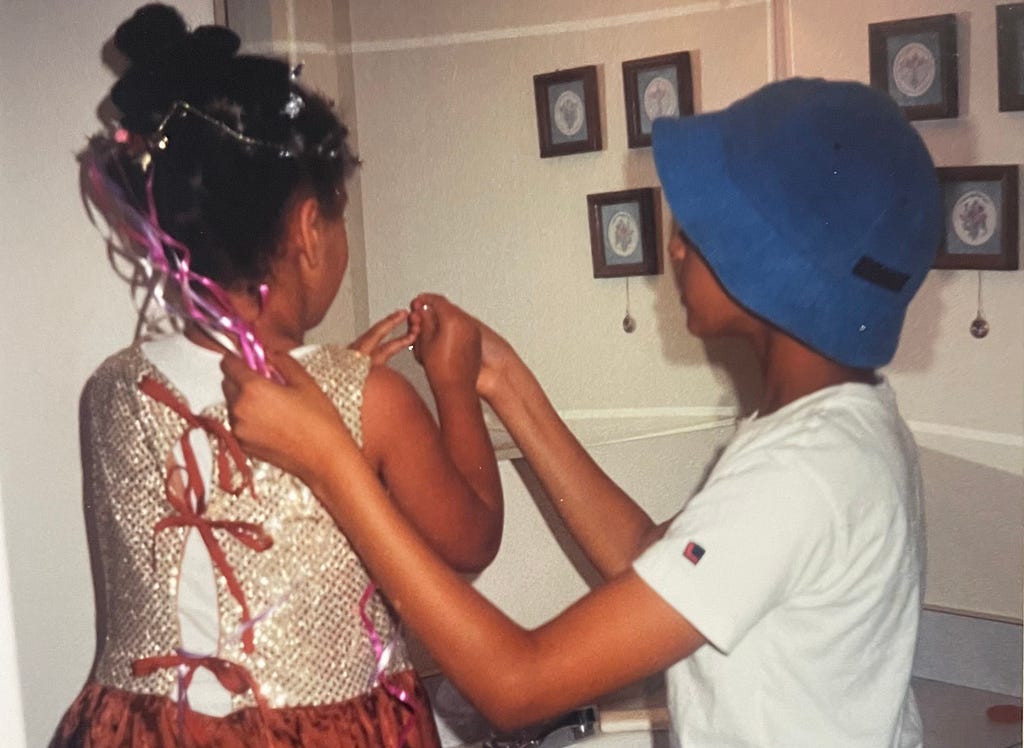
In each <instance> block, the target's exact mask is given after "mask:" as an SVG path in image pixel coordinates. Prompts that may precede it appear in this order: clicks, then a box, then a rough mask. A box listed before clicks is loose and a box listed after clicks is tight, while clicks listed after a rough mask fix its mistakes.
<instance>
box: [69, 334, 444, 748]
mask: <svg viewBox="0 0 1024 748" xmlns="http://www.w3.org/2000/svg"><path fill="white" fill-rule="evenodd" d="M300 360H301V361H302V363H303V365H304V366H305V367H306V368H307V370H308V371H309V372H310V373H311V374H312V375H313V377H314V378H315V379H316V380H317V381H318V382H319V384H320V386H321V387H322V388H323V389H324V391H325V392H326V393H327V394H328V395H329V396H330V398H331V399H332V401H333V402H334V403H335V405H336V407H337V408H338V411H339V413H340V414H341V416H342V417H343V419H344V421H345V423H346V425H347V426H348V428H349V430H350V431H351V433H352V435H353V437H354V438H355V440H356V441H357V442H358V443H360V444H361V443H362V432H361V424H360V411H361V407H362V391H363V384H364V382H365V379H366V375H367V373H368V371H369V361H368V359H367V358H366V357H365V356H362V355H360V354H358V353H355V352H353V351H349V350H347V349H344V348H341V347H336V346H320V347H315V348H312V349H310V350H307V351H306V352H305V353H304V354H303V355H302V356H300ZM81 412H82V420H83V422H82V426H83V431H82V434H83V449H82V455H83V469H84V474H85V481H84V483H85V502H86V514H87V516H88V517H89V520H90V545H91V547H92V553H93V557H94V561H93V567H94V571H95V573H96V576H97V579H96V583H97V584H96V589H97V599H98V603H97V627H98V632H99V636H98V641H99V645H98V652H97V657H96V661H95V664H94V668H93V672H92V675H91V677H90V680H89V682H88V684H87V685H86V687H85V689H84V690H83V691H82V693H81V694H80V695H79V697H78V699H77V700H76V701H75V703H74V704H73V705H72V707H71V708H70V709H69V711H68V713H67V714H66V715H65V717H64V719H63V721H62V722H61V725H60V726H59V728H58V730H57V734H56V737H55V739H54V743H53V745H55V746H122V745H123V746H164V745H189V746H192V745H196V746H199V745H209V746H263V745H267V746H299V745H301V746H332V747H333V746H352V747H353V748H355V747H356V746H359V747H362V746H394V747H395V748H398V747H399V746H402V745H407V746H409V747H410V748H414V747H417V746H436V745H437V744H438V738H437V733H436V730H435V728H434V723H433V720H432V717H431V714H430V707H429V704H428V702H427V698H426V695H425V693H424V691H423V689H422V687H421V685H420V683H419V681H418V679H417V678H416V676H415V673H414V671H413V670H412V667H411V665H410V662H409V659H408V656H407V653H406V649H405V645H404V643H403V642H402V639H401V636H400V634H399V632H398V631H397V625H396V622H395V620H394V618H393V616H392V614H391V612H390V610H389V609H388V607H387V605H386V603H385V601H384V600H383V599H382V598H381V597H380V596H379V595H378V594H376V593H374V592H373V590H372V588H371V587H370V586H369V585H370V579H369V578H368V576H367V573H366V570H365V569H364V568H363V566H362V564H361V562H360V561H359V558H358V557H357V556H356V554H355V552H354V551H353V549H352V547H351V546H350V545H349V543H348V541H347V540H346V538H345V536H344V535H343V534H342V533H341V532H340V531H339V529H338V528H337V526H336V525H335V523H334V521H333V520H332V519H331V517H330V515H329V514H328V513H327V512H326V510H324V508H323V507H322V506H321V505H320V503H319V502H318V501H317V500H316V498H315V497H314V496H313V495H312V493H311V492H310V491H309V489H308V488H307V487H306V486H305V485H304V484H303V483H302V482H301V481H299V480H298V479H297V478H295V477H293V476H291V475H289V474H287V473H285V472H283V471H281V470H280V469H278V468H276V467H274V466H272V465H270V464H268V463H262V462H259V461H251V462H247V461H246V459H245V458H244V456H243V455H242V454H241V452H240V450H239V449H238V445H237V442H235V441H234V439H233V438H232V437H231V434H230V431H229V429H228V426H227V414H226V410H225V407H224V405H223V403H217V404H215V405H212V406H210V407H207V408H206V409H204V410H203V411H201V412H199V413H193V412H191V410H190V409H189V405H188V402H187V400H186V398H185V397H184V396H183V395H182V393H181V392H180V391H179V390H178V389H177V388H176V386H175V384H174V383H173V382H171V381H170V380H169V379H168V378H167V377H166V376H165V375H164V374H163V373H161V371H160V370H159V369H157V368H156V366H154V365H153V364H152V363H151V361H150V360H149V359H148V358H147V357H146V355H145V353H144V351H143V348H142V347H141V346H140V345H135V346H132V347H130V348H128V349H126V350H124V351H121V352H120V353H118V354H116V355H114V356H112V357H111V358H110V359H108V360H107V361H106V362H104V364H103V365H102V366H101V367H100V368H99V369H98V370H97V371H96V373H95V374H94V375H93V376H92V378H91V379H90V381H89V383H88V384H87V386H86V389H85V392H84V394H83V400H82V410H81ZM204 454H205V455H206V456H207V457H206V460H205V462H204V458H203V455H204ZM204 465H205V467H206V469H207V470H208V471H209V472H208V475H206V476H204V475H203V473H204V469H203V468H204ZM189 558H202V559H205V566H203V564H199V565H198V566H196V564H195V563H192V562H189V561H188V559H189ZM195 568H199V569H200V570H202V569H204V568H205V569H206V570H207V572H206V577H207V579H206V582H207V587H208V594H207V600H206V603H205V605H206V607H207V608H208V609H206V610H205V611H204V610H201V608H202V606H203V605H204V603H203V596H202V594H200V595H198V596H197V595H196V594H194V593H192V592H190V591H188V590H187V589H186V588H187V587H191V586H195V585H198V586H199V587H201V586H202V582H203V576H204V575H203V573H202V571H200V572H199V573H198V574H197V573H196V572H195V571H194V569H195ZM190 569H193V570H192V571H189V570H190ZM193 577H195V579H193ZM203 615H206V616H207V617H208V618H209V617H210V616H211V615H212V626H213V631H214V633H213V634H212V638H210V637H208V638H207V639H208V641H209V643H208V644H206V645H203V648H201V649H200V650H199V651H194V649H193V648H194V647H195V646H196V645H195V644H194V642H196V641H202V639H201V637H200V638H199V639H197V638H196V637H195V636H193V635H192V634H190V633H188V632H189V631H191V630H192V629H193V628H195V626H196V623H195V621H196V620H199V621H200V622H201V619H202V616H203ZM374 635H376V637H378V641H377V643H376V645H375V642H374ZM384 644H389V645H390V646H388V647H387V656H386V657H382V656H381V655H380V649H381V646H382V645H384ZM380 671H383V675H382V676H380V677H378V674H379V672H380ZM193 684H195V685H193ZM193 688H194V690H195V691H196V693H197V695H198V694H199V692H200V691H203V690H204V689H205V691H206V692H211V693H213V692H216V691H218V690H219V692H220V693H221V694H222V695H224V696H225V698H226V704H227V706H226V707H225V708H224V709H222V710H221V713H214V714H210V713H204V710H203V709H202V708H201V707H200V706H198V705H195V704H193V703H192V702H193V701H195V700H196V699H195V698H189V697H190V693H191V692H190V689H193ZM213 711H214V712H216V710H213Z"/></svg>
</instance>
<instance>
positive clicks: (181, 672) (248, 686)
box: [132, 649, 273, 746]
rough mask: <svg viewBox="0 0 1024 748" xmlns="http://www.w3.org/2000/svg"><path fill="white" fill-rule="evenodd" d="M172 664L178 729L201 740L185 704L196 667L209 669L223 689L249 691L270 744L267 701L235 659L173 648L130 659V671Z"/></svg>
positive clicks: (135, 672) (142, 671)
mask: <svg viewBox="0 0 1024 748" xmlns="http://www.w3.org/2000/svg"><path fill="white" fill-rule="evenodd" d="M167 668H176V669H177V671H178V732H179V735H181V736H182V737H184V736H185V735H186V729H187V730H188V734H191V735H192V737H193V738H194V739H196V740H198V741H199V742H201V743H202V742H205V741H204V738H205V737H206V736H205V735H204V731H203V729H202V727H201V726H200V725H198V724H197V723H196V717H195V713H194V712H193V711H192V710H191V709H190V708H189V704H188V687H189V686H190V685H191V684H192V678H193V677H194V676H195V674H196V671H197V670H198V669H199V668H203V669H205V670H209V671H210V672H211V673H213V675H214V677H216V678H217V680H218V681H219V682H220V684H221V685H222V686H224V688H225V689H227V690H228V691H230V692H231V693H233V694H236V695H241V694H243V693H245V692H246V691H249V692H251V693H252V695H253V698H254V699H255V700H256V709H257V711H258V713H259V715H260V721H261V722H262V723H263V733H264V737H265V738H266V740H267V745H268V746H269V745H272V744H273V743H272V740H271V734H270V720H269V713H268V712H269V709H270V707H269V705H268V704H267V702H266V700H265V699H264V698H263V695H262V694H261V693H260V688H259V684H258V683H257V682H256V679H255V678H253V677H252V674H251V673H250V672H249V671H248V670H246V669H245V668H244V667H242V666H241V665H239V664H238V663H235V662H231V661H229V660H223V659H221V658H219V657H209V656H203V655H194V654H191V653H189V652H186V651H185V650H182V649H179V650H176V651H175V653H174V654H170V655H157V656H155V657H143V658H142V659H139V660H136V661H135V662H133V663H132V674H133V675H135V676H137V677H143V676H146V675H150V674H152V673H154V672H156V671H157V670H165V669H167Z"/></svg>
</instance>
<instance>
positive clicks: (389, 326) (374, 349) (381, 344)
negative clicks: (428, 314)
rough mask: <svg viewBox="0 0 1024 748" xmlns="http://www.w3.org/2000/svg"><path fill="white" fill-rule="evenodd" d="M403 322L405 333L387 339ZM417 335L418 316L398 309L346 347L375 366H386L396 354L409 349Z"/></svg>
mask: <svg viewBox="0 0 1024 748" xmlns="http://www.w3.org/2000/svg"><path fill="white" fill-rule="evenodd" d="M403 322H405V323H406V330H405V333H404V334H403V335H399V336H397V337H394V338H388V336H389V335H391V334H392V333H393V332H394V331H395V330H396V329H397V328H398V326H399V325H400V324H402V323H403ZM417 335H419V316H418V315H415V314H410V313H409V312H407V311H406V310H404V309H399V310H397V311H394V312H392V313H391V314H389V315H388V316H386V317H384V319H382V320H379V321H378V322H377V323H376V324H374V325H373V326H372V327H370V329H368V330H367V331H366V332H364V333H363V334H362V335H360V336H359V337H358V338H356V339H355V340H353V341H352V342H351V343H349V346H348V347H349V348H351V349H352V350H354V351H359V352H360V353H362V354H364V355H366V356H369V357H370V361H371V362H372V363H373V364H374V365H375V366H379V365H382V364H386V363H387V362H388V361H389V360H390V359H391V357H392V356H394V355H395V354H396V353H400V352H401V351H402V350H404V349H406V348H409V347H411V346H412V345H413V343H414V342H415V341H416V337H417Z"/></svg>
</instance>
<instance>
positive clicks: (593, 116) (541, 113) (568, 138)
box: [533, 65, 602, 158]
mask: <svg viewBox="0 0 1024 748" xmlns="http://www.w3.org/2000/svg"><path fill="white" fill-rule="evenodd" d="M533 95H534V100H535V102H536V105H537V134H538V136H539V138H540V157H541V158H551V157H552V156H565V155H568V154H571V153H585V152H587V151H599V150H601V147H602V145H601V109H600V105H599V102H598V93H597V66H596V65H587V66H585V67H579V68H572V69H571V70H559V71H557V72H554V73H544V74H541V75H535V76H533Z"/></svg>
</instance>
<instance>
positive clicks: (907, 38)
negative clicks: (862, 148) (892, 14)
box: [868, 13, 960, 120]
mask: <svg viewBox="0 0 1024 748" xmlns="http://www.w3.org/2000/svg"><path fill="white" fill-rule="evenodd" d="M868 46H869V52H870V64H871V85H872V86H876V87H877V88H881V89H882V90H883V91H887V92H888V93H889V95H890V96H892V98H893V99H895V101H896V103H897V104H899V105H900V107H901V108H902V109H903V111H904V113H905V114H906V115H907V119H911V120H921V119H944V118H950V117H957V116H959V113H960V104H959V77H958V76H959V72H958V66H957V40H956V16H955V15H953V14H952V13H948V14H945V15H941V16H926V17H923V18H908V19H905V20H902V21H889V22H886V23H872V24H869V25H868Z"/></svg>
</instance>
